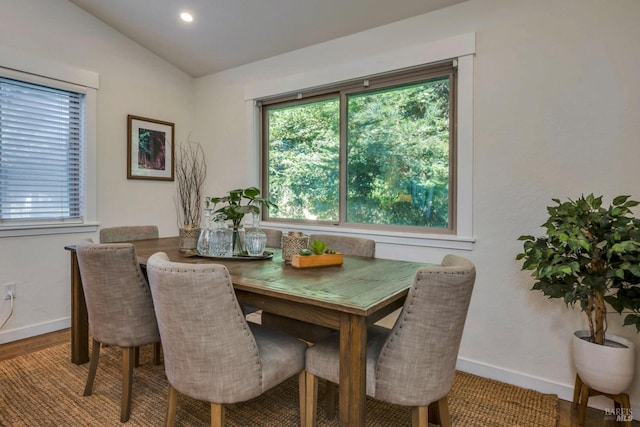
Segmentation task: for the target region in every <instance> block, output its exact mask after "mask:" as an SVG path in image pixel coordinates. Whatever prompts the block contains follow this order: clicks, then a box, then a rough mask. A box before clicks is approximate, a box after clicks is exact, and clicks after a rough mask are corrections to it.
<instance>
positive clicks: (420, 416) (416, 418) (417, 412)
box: [411, 406, 429, 427]
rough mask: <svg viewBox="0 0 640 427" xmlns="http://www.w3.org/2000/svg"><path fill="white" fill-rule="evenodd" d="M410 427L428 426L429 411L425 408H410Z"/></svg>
mask: <svg viewBox="0 0 640 427" xmlns="http://www.w3.org/2000/svg"><path fill="white" fill-rule="evenodd" d="M411 425H412V427H428V426H429V409H428V407H427V406H414V407H413V408H411Z"/></svg>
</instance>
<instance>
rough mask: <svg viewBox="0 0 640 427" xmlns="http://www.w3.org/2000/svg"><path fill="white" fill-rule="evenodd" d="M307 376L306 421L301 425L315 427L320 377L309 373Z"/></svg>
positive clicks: (306, 373)
mask: <svg viewBox="0 0 640 427" xmlns="http://www.w3.org/2000/svg"><path fill="white" fill-rule="evenodd" d="M303 374H305V387H306V391H305V409H304V414H305V419H304V422H303V423H302V424H301V425H302V426H303V427H315V425H316V413H317V409H318V377H316V376H315V375H313V374H310V373H309V372H303Z"/></svg>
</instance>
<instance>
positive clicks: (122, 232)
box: [100, 225, 159, 243]
mask: <svg viewBox="0 0 640 427" xmlns="http://www.w3.org/2000/svg"><path fill="white" fill-rule="evenodd" d="M158 236H159V234H158V227H157V226H155V225H132V226H122V227H109V228H103V229H102V230H100V243H116V242H127V241H131V240H147V239H157V238H158Z"/></svg>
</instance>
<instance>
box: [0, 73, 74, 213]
mask: <svg viewBox="0 0 640 427" xmlns="http://www.w3.org/2000/svg"><path fill="white" fill-rule="evenodd" d="M83 141H84V94H82V93H76V92H71V91H67V90H61V89H57V88H51V87H47V86H42V85H37V84H32V83H27V82H23V81H19V80H14V79H9V78H4V77H0V224H2V223H4V224H8V223H17V222H31V221H34V222H51V221H61V222H66V221H80V220H82V217H83V214H84V207H83V203H82V199H83V197H82V195H83V188H82V187H83V165H82V162H83V160H82V159H83V153H82V151H83V145H84V143H83Z"/></svg>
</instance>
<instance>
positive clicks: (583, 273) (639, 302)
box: [516, 194, 640, 331]
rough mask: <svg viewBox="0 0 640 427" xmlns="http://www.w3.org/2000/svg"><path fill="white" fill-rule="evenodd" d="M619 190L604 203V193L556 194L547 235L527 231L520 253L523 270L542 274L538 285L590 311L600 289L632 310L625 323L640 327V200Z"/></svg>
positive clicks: (621, 306) (624, 308) (546, 225)
mask: <svg viewBox="0 0 640 427" xmlns="http://www.w3.org/2000/svg"><path fill="white" fill-rule="evenodd" d="M629 197H630V196H618V197H616V198H614V199H613V202H612V204H611V205H610V206H608V207H604V206H603V204H602V199H603V197H602V196H598V197H596V196H594V195H593V194H590V195H588V196H581V197H580V198H578V199H576V200H568V201H565V202H563V201H561V200H559V199H552V200H553V202H554V203H555V205H553V206H549V207H547V212H548V214H549V217H548V218H547V221H546V222H545V223H544V224H543V227H544V228H545V230H546V235H545V236H542V237H537V238H536V237H533V236H530V235H523V236H520V237H519V238H518V240H520V241H522V242H523V252H521V253H519V254H517V255H516V260H518V261H522V270H529V271H531V272H532V273H531V275H532V276H533V278H535V279H536V282H535V283H534V285H533V288H532V290H537V291H541V292H542V293H543V294H544V295H546V296H548V297H549V298H562V300H563V301H564V302H565V304H567V305H571V306H573V305H575V303H579V304H580V308H581V309H582V310H583V311H585V312H586V313H587V315H588V316H590V315H592V313H590V311H589V310H590V307H591V304H592V301H593V298H594V297H595V296H596V295H598V294H600V295H602V296H603V297H604V300H605V301H606V302H607V303H608V304H609V305H610V306H611V307H612V308H613V309H614V310H615V311H616V312H618V313H622V312H630V313H632V314H629V315H628V316H627V317H626V318H625V325H632V324H634V325H636V327H637V328H638V330H639V331H640V221H639V220H638V219H636V218H634V217H633V216H632V212H631V208H632V207H635V206H638V205H639V204H640V202H637V201H634V200H629Z"/></svg>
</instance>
